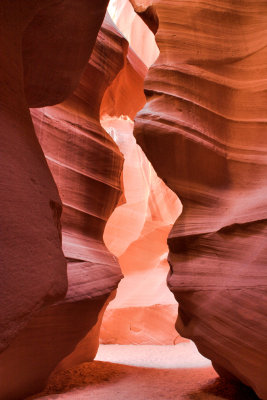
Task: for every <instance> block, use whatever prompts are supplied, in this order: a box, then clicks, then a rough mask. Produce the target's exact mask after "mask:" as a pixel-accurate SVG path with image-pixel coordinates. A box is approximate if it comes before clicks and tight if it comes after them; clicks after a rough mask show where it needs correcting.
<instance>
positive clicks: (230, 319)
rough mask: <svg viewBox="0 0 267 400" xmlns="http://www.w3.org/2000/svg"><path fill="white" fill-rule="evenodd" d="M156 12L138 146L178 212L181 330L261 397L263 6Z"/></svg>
mask: <svg viewBox="0 0 267 400" xmlns="http://www.w3.org/2000/svg"><path fill="white" fill-rule="evenodd" d="M154 5H155V7H156V10H157V13H158V16H159V21H160V25H159V31H158V33H157V35H156V40H157V43H158V46H159V48H160V56H159V58H158V60H157V61H156V63H155V64H154V65H153V66H152V67H151V68H150V70H149V73H148V75H147V77H146V81H145V89H146V95H147V103H146V105H145V107H144V108H143V110H142V111H140V112H139V114H138V116H137V118H136V124H135V136H136V138H137V142H138V143H139V144H140V145H141V147H142V148H143V150H144V151H145V153H146V155H147V156H148V158H149V160H150V161H151V162H152V165H153V166H154V168H155V170H156V171H157V173H158V174H159V176H160V177H161V178H162V179H163V180H164V181H165V182H166V183H167V185H168V186H169V187H170V188H171V189H172V190H173V191H174V192H175V193H176V194H177V195H178V196H179V198H180V199H181V201H182V204H183V213H182V216H181V217H180V218H179V220H178V221H177V222H176V223H175V225H174V227H173V229H172V231H171V233H170V235H169V239H168V244H169V248H170V253H169V263H170V265H171V270H170V273H169V277H168V285H169V287H170V289H171V291H172V292H173V293H174V294H175V297H176V299H177V301H178V302H179V318H178V321H177V329H178V331H179V332H180V333H181V335H183V336H185V337H187V338H190V339H192V340H194V341H195V343H196V344H197V346H198V348H199V350H200V352H201V353H202V354H203V355H205V356H206V357H208V358H210V359H211V360H212V361H213V363H214V366H215V367H216V369H217V370H218V371H219V372H220V373H223V370H227V371H228V373H231V374H232V375H234V376H235V377H237V378H238V379H240V380H241V381H242V382H244V383H245V384H247V385H249V386H251V387H252V388H253V389H254V390H255V391H256V393H257V394H258V395H259V396H260V397H261V398H264V399H266V398H267V386H266V374H267V370H266V366H267V364H266V359H267V346H266V344H267V337H266V328H267V326H266V321H267V319H266V299H267V290H266V289H267V287H266V286H267V270H266V243H265V235H266V217H267V213H266V209H267V208H266V183H267V182H266V177H267V174H266V150H265V149H266V126H267V125H266V110H265V106H264V104H265V102H266V98H265V97H266V79H265V77H266V62H265V59H266V35H265V29H266V21H267V7H266V4H265V3H263V2H261V1H254V0H253V1H252V0H247V1H242V2H239V3H238V4H237V3H236V2H233V1H231V0H221V1H215V2H214V1H208V2H205V3H203V2H198V1H196V2H190V1H187V2H180V1H175V0H173V1H164V2H159V1H155V2H154Z"/></svg>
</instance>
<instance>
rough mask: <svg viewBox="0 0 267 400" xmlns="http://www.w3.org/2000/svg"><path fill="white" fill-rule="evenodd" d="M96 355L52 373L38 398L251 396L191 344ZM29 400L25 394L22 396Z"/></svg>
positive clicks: (243, 399)
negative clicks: (81, 362)
mask: <svg viewBox="0 0 267 400" xmlns="http://www.w3.org/2000/svg"><path fill="white" fill-rule="evenodd" d="M96 358H97V359H96V360H95V361H93V362H90V363H83V364H80V365H79V366H77V367H76V368H72V369H70V370H67V371H64V372H59V373H57V374H54V375H53V376H52V377H51V378H50V381H49V383H48V385H47V387H46V390H45V391H44V392H43V393H41V394H39V395H37V396H34V397H31V399H32V400H33V399H36V400H37V399H38V400H41V399H42V400H44V399H46V400H49V399H58V400H65V399H66V400H67V399H68V400H72V399H73V400H158V399H161V400H180V399H187V400H205V399H207V400H223V399H228V400H255V399H257V397H256V396H255V395H254V394H253V393H252V392H251V391H250V390H249V389H248V388H246V387H244V386H235V385H233V384H230V383H227V382H225V381H224V380H222V379H219V378H218V375H217V374H216V372H215V371H214V370H213V368H212V367H211V364H210V361H209V360H207V359H205V358H204V357H202V356H201V355H200V354H199V353H198V352H197V350H196V348H195V346H194V345H193V344H192V343H180V344H178V345H175V346H142V345H132V346H128V345H124V346H122V345H101V346H100V348H99V352H98V354H97V357H96ZM28 400H30V398H29V399H28Z"/></svg>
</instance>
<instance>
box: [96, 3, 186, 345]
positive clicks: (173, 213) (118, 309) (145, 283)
mask: <svg viewBox="0 0 267 400" xmlns="http://www.w3.org/2000/svg"><path fill="white" fill-rule="evenodd" d="M109 10H111V11H112V10H113V12H115V17H116V18H115V20H117V23H118V24H119V26H120V29H121V30H122V32H123V34H125V35H126V36H127V37H128V38H129V40H130V47H129V49H128V54H127V59H126V60H125V64H124V68H123V69H122V70H121V71H120V73H119V74H118V75H117V77H116V79H114V81H113V82H112V84H111V85H110V87H109V88H108V89H107V91H106V92H105V95H104V97H103V101H102V104H101V114H102V118H101V124H102V126H103V127H104V128H105V129H106V131H107V132H108V133H109V134H110V135H111V137H112V138H113V139H114V141H115V142H116V143H117V145H118V146H119V148H120V150H121V152H122V153H123V155H124V158H125V162H124V167H123V186H124V196H125V203H124V204H122V205H120V207H117V208H116V209H115V210H114V212H113V214H112V215H111V217H110V218H109V220H108V223H107V225H106V229H105V233H104V241H105V243H106V244H107V247H108V248H109V249H110V251H111V252H112V253H113V254H115V255H116V256H117V257H118V259H119V263H120V266H121V268H122V272H123V273H124V276H125V277H124V279H123V280H122V281H121V283H120V284H119V287H118V291H117V295H116V298H115V299H114V300H113V301H112V302H111V303H110V304H109V306H108V308H107V310H106V312H105V314H104V318H103V321H102V325H101V331H100V341H101V342H102V343H115V344H173V343H174V341H175V340H178V341H180V340H183V339H181V337H180V336H179V335H177V332H176V330H175V327H174V325H175V320H176V315H177V303H176V301H175V299H174V297H173V295H172V294H171V293H170V291H169V290H168V288H167V285H166V277H167V273H168V264H167V261H166V256H167V235H168V233H169V231H170V229H171V227H172V225H173V223H174V221H175V220H176V218H177V216H178V215H179V214H180V212H181V204H180V202H179V200H178V198H177V196H176V195H175V194H174V193H173V192H172V191H171V190H170V189H169V188H168V187H167V186H166V185H165V184H164V183H163V182H162V180H161V179H159V178H158V176H157V174H156V173H155V170H154V169H153V167H152V166H151V164H150V162H149V161H148V159H147V158H146V156H145V155H144V153H143V151H142V149H141V148H140V147H139V146H138V145H137V144H136V141H135V139H134V137H133V121H132V120H131V119H132V118H134V117H135V115H136V113H137V112H138V111H139V110H140V109H141V108H142V107H143V106H144V104H145V96H144V89H143V86H144V78H145V75H146V74H147V68H146V66H145V64H144V63H143V61H147V60H148V57H150V58H151V57H152V56H153V55H154V57H155V56H156V55H157V54H158V48H157V45H156V42H155V38H154V35H152V34H151V32H150V31H149V29H148V28H147V27H146V26H145V24H144V22H143V21H141V19H140V18H139V17H138V16H137V15H135V13H134V10H133V8H132V6H131V5H130V4H129V2H128V0H124V1H122V0H119V1H116V2H114V1H113V2H112V3H110V5H109ZM129 33H131V34H129ZM134 33H135V34H134ZM132 45H133V48H134V50H133V48H132V47H131V46H132ZM138 54H139V55H141V56H142V57H144V58H145V60H144V59H142V60H141V59H140V58H139V56H138ZM155 59H156V58H154V60H155ZM154 60H153V61H154Z"/></svg>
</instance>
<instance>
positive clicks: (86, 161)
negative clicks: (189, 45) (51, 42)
mask: <svg viewBox="0 0 267 400" xmlns="http://www.w3.org/2000/svg"><path fill="white" fill-rule="evenodd" d="M127 48H128V43H127V41H126V40H125V39H124V38H123V37H122V35H121V34H120V33H119V32H118V31H117V29H116V28H115V26H114V25H113V23H112V21H111V20H110V18H109V17H108V16H107V17H106V18H105V21H104V23H103V25H102V28H101V30H100V32H99V35H98V38H97V42H96V45H95V47H94V51H93V53H92V56H91V58H90V62H89V63H88V65H87V67H86V69H85V71H84V73H83V75H82V78H81V80H80V83H79V86H78V88H77V89H76V91H75V92H74V94H73V95H72V96H70V97H69V98H68V99H67V100H66V101H65V102H64V103H62V104H60V105H58V106H54V107H46V108H43V109H32V110H31V114H32V118H33V121H34V126H35V129H36V133H37V136H38V138H39V140H40V143H41V146H42V149H43V150H44V152H45V156H46V160H47V162H48V165H49V168H50V170H51V172H52V174H53V177H54V179H55V181H56V184H57V186H58V189H59V193H60V196H61V198H62V202H63V212H62V217H61V224H62V244H63V250H64V254H65V257H66V258H67V260H68V261H69V262H68V292H67V295H66V297H65V298H64V299H63V300H61V301H60V302H57V303H54V304H53V305H52V306H49V307H46V308H44V309H43V310H41V311H39V313H38V314H37V315H36V316H35V317H34V318H32V319H31V320H30V322H29V323H28V325H27V327H26V328H24V330H22V331H21V332H20V334H19V335H17V336H16V338H15V339H14V340H13V342H12V343H11V345H10V346H9V348H8V349H7V350H6V351H5V352H3V353H2V354H1V356H0V376H1V389H0V399H1V400H2V399H3V400H7V399H9V400H10V399H18V398H23V397H25V396H26V395H28V394H30V393H33V392H36V391H38V390H40V389H41V388H42V387H43V386H44V385H45V383H46V380H47V378H48V376H49V374H50V373H51V372H52V370H54V369H55V368H56V367H57V369H62V368H69V367H70V366H72V365H74V364H76V363H80V362H83V361H90V360H92V359H93V358H94V356H95V354H96V351H97V348H98V337H99V328H100V323H101V318H102V315H103V312H104V309H105V307H106V305H107V303H108V302H109V301H110V300H111V299H112V298H113V296H114V294H115V292H114V291H115V289H116V287H117V285H118V282H119V280H120V279H121V277H122V275H121V271H120V268H119V265H118V262H117V259H116V257H115V256H113V255H112V254H111V253H110V252H109V251H108V249H107V248H106V246H105V244H104V242H103V231H104V227H105V224H106V221H107V219H108V218H109V216H110V214H111V213H112V211H113V209H114V208H115V207H116V204H117V202H118V200H119V198H120V196H121V193H122V189H121V172H122V164H123V156H122V154H121V153H120V151H119V149H118V147H117V145H116V144H115V142H113V140H112V139H111V137H110V136H109V135H108V134H107V133H106V132H105V131H104V130H103V129H102V127H101V125H100V122H99V109H100V104H101V101H102V97H103V94H104V92H105V90H106V88H107V86H108V85H110V83H111V82H112V80H113V79H114V78H115V76H116V75H117V74H118V73H119V71H120V69H121V68H122V67H123V65H124V61H125V54H126V53H127ZM40 152H41V150H40ZM18 153H19V151H18ZM24 156H25V154H24ZM44 163H45V161H44ZM27 196H29V193H28V194H27ZM33 207H37V208H38V207H40V205H39V204H38V202H37V201H36V205H35V202H34V199H33ZM30 211H31V213H32V211H33V210H32V209H31V210H29V212H30ZM41 211H42V210H41ZM56 216H57V215H56ZM43 218H44V217H43ZM44 221H45V220H44ZM44 228H45V224H44V223H43V224H42V223H41V221H40V223H39V226H38V230H37V231H36V235H38V234H39V232H40V235H42V229H44ZM57 235H58V233H57ZM44 245H45V243H44ZM39 246H40V247H41V246H42V245H41V244H40V243H39ZM50 253H51V251H50ZM50 253H49V252H48V254H49V256H50V257H52V256H53V254H50ZM62 258H63V256H62ZM63 260H64V258H63ZM55 262H56V260H55V261H54V263H55ZM54 267H55V265H54ZM38 279H39V281H40V283H42V276H41V275H40V274H39V278H38ZM33 283H34V282H32V281H31V282H30V284H31V285H32V284H33ZM14 375H16V379H14ZM11 382H12V384H11Z"/></svg>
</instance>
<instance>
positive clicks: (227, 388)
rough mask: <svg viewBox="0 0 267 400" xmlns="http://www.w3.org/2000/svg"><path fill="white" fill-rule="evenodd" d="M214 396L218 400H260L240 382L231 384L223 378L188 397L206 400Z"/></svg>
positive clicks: (194, 399) (195, 399) (193, 399)
mask: <svg viewBox="0 0 267 400" xmlns="http://www.w3.org/2000/svg"><path fill="white" fill-rule="evenodd" d="M210 396H213V397H212V399H214V400H216V399H217V398H218V400H219V399H220V400H259V397H258V396H257V395H256V394H255V393H254V391H253V390H252V389H251V388H249V387H248V386H245V385H243V384H242V383H238V382H229V381H228V380H226V379H223V378H217V379H214V380H213V381H212V382H211V383H210V384H208V385H204V386H202V387H200V388H199V390H197V391H196V392H191V393H189V394H188V395H187V396H186V399H190V400H205V399H207V398H209V397H210Z"/></svg>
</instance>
